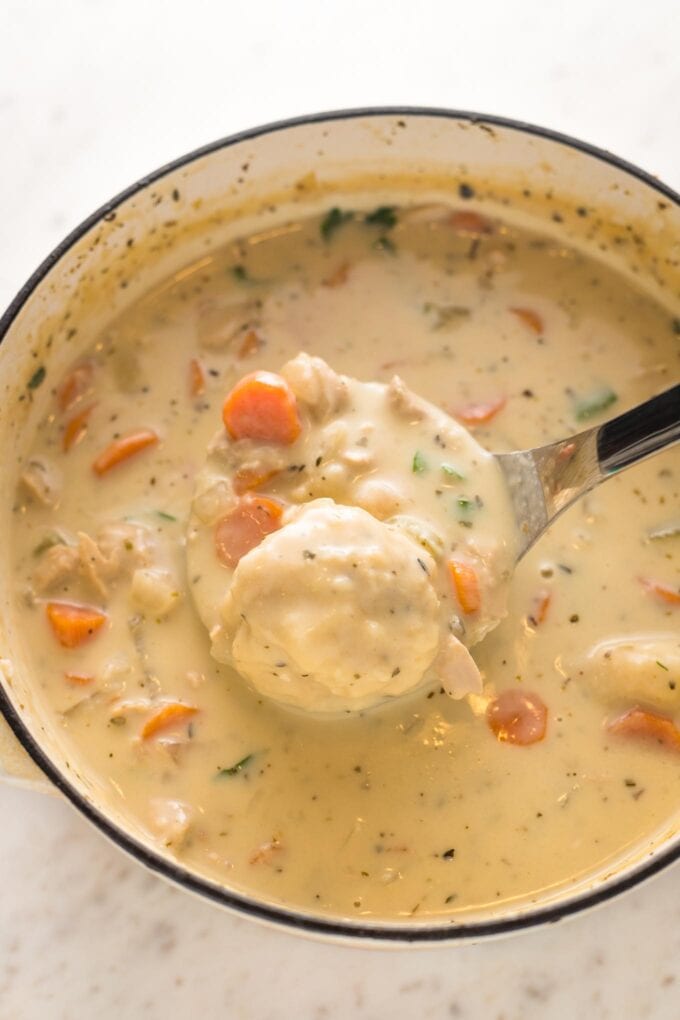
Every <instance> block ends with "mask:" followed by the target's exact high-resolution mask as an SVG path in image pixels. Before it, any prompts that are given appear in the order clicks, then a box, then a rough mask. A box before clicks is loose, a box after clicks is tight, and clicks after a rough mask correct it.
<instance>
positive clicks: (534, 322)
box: [510, 308, 543, 335]
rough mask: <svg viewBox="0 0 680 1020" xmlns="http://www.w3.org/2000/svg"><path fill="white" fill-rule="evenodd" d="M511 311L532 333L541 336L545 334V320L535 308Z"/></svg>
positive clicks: (512, 309)
mask: <svg viewBox="0 0 680 1020" xmlns="http://www.w3.org/2000/svg"><path fill="white" fill-rule="evenodd" d="M510 311H511V312H512V314H513V315H516V316H517V318H518V319H519V320H520V322H523V323H524V325H525V326H528V327H529V329H530V330H531V331H532V333H536V334H538V335H540V334H541V333H542V332H543V319H542V318H541V316H540V315H539V314H538V312H535V311H534V310H533V308H511V309H510Z"/></svg>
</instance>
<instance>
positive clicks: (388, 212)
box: [364, 205, 397, 230]
mask: <svg viewBox="0 0 680 1020" xmlns="http://www.w3.org/2000/svg"><path fill="white" fill-rule="evenodd" d="M364 223H369V224H370V225H371V226H377V227H383V228H384V229H385V230H391V229H392V227H396V225H397V214H396V207H395V206H393V205H379V206H378V208H377V209H374V210H373V212H370V213H368V214H367V215H366V216H365V217H364Z"/></svg>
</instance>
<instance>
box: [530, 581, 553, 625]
mask: <svg viewBox="0 0 680 1020" xmlns="http://www.w3.org/2000/svg"><path fill="white" fill-rule="evenodd" d="M551 602H552V592H550V591H547V590H545V589H543V590H542V591H539V592H537V594H536V595H535V596H534V600H533V604H532V607H531V612H530V613H529V615H528V616H527V620H528V622H529V623H530V624H531V626H532V627H538V626H539V625H540V624H541V623H544V622H545V618H546V616H547V615H548V609H549V608H550V603H551Z"/></svg>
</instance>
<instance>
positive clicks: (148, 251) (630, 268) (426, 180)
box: [0, 109, 680, 943]
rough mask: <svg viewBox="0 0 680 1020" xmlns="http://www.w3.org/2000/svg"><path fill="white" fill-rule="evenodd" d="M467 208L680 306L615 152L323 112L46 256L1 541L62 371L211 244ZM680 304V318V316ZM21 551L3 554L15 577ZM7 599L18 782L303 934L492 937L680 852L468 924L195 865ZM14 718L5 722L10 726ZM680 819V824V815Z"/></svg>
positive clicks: (675, 252) (636, 182) (153, 195)
mask: <svg viewBox="0 0 680 1020" xmlns="http://www.w3.org/2000/svg"><path fill="white" fill-rule="evenodd" d="M415 188H418V194H419V196H420V195H422V194H423V193H425V194H426V195H427V197H428V200H429V198H433V199H435V200H436V199H440V200H441V199H444V200H448V201H456V202H458V203H460V202H468V203H471V204H473V205H474V206H475V207H476V208H477V207H480V206H482V207H484V208H485V209H488V210H489V211H490V212H502V214H503V215H504V216H506V217H509V218H514V219H515V220H517V221H523V222H529V223H531V224H533V225H534V226H538V227H539V228H540V229H542V230H543V231H549V232H552V233H553V234H555V235H558V236H561V237H564V238H565V240H567V239H568V240H569V242H570V243H572V244H577V245H581V246H582V247H584V248H585V249H590V250H591V251H595V252H596V253H598V254H599V255H601V256H602V257H605V258H607V259H608V260H610V261H611V262H612V263H614V264H615V265H617V266H618V268H619V269H620V270H622V271H623V272H625V273H628V274H631V275H633V276H634V277H635V278H636V280H637V282H638V284H642V285H643V286H645V287H646V288H648V289H649V290H650V291H652V292H654V293H656V294H658V295H659V296H660V297H661V298H662V299H663V300H664V301H665V302H666V304H667V305H668V306H669V308H671V309H672V308H673V307H675V308H676V310H677V309H678V300H679V299H678V277H679V275H680V274H679V272H678V266H679V264H680V243H679V239H680V198H679V197H678V196H677V195H676V194H674V193H673V192H671V191H670V190H669V189H668V188H666V187H665V186H664V185H662V184H660V183H659V182H658V181H656V180H654V179H653V178H651V177H649V176H647V175H646V174H644V173H643V172H642V171H640V170H637V169H636V168H635V167H633V166H630V165H627V164H625V163H623V162H621V161H620V160H618V159H616V158H614V157H612V156H611V155H609V154H608V153H605V152H600V151H598V150H595V149H592V148H590V147H589V146H586V145H584V144H582V143H580V142H577V141H574V140H573V139H570V138H565V137H563V136H560V135H557V134H554V133H552V132H549V131H544V130H542V129H539V128H535V127H531V126H528V125H525V124H518V123H513V122H511V121H506V120H501V119H498V118H494V117H482V116H477V115H473V114H467V113H457V112H452V111H447V110H427V109H380V110H355V111H345V112H339V113H330V114H319V115H317V116H311V117H306V118H301V119H299V120H293V121H287V122H283V123H278V124H272V125H268V126H266V127H262V128H258V129H255V130H253V131H249V132H245V133H244V134H241V135H236V136H234V137H231V138H227V139H224V140H223V141H219V142H216V143H215V144H213V145H209V146H207V147H206V148H204V149H200V150H198V151H197V152H193V153H190V154H189V155H187V156H184V157H182V158H181V159H179V160H177V161H176V162H175V163H172V164H170V165H168V166H166V167H163V168H161V169H160V170H157V171H156V172H155V173H153V174H151V175H150V176H149V177H146V178H144V179H142V180H141V181H139V182H138V183H136V184H134V185H133V186H132V187H131V188H129V189H128V190H127V191H126V192H124V193H123V194H122V195H119V196H118V197H117V198H115V199H113V200H112V201H111V202H109V203H107V205H106V206H104V207H103V208H102V209H100V210H99V211H98V212H96V213H95V214H94V215H93V216H91V217H90V218H89V219H88V220H86V222H85V223H83V224H82V225H81V226H80V227H78V229H77V230H75V231H74V232H73V233H72V234H71V235H70V236H69V237H67V238H66V240H65V241H64V242H63V243H62V244H61V245H60V246H59V247H58V248H57V249H56V250H55V251H54V252H53V253H52V254H51V255H50V256H48V258H47V259H46V261H45V262H44V263H43V264H42V266H40V268H39V269H38V270H37V272H36V273H35V274H34V275H33V276H32V277H31V279H30V280H29V281H28V282H27V283H26V285H25V287H24V288H23V289H22V290H21V292H20V293H19V294H18V295H17V297H16V299H15V300H14V302H13V303H12V305H11V306H10V308H9V309H8V310H7V312H6V314H5V315H4V317H3V318H2V320H0V340H2V345H1V346H0V382H1V384H2V391H3V399H2V403H1V405H0V450H1V451H2V453H1V456H2V461H3V464H4V468H5V477H4V480H3V491H4V493H5V497H6V498H5V499H4V500H2V501H1V505H0V524H1V527H2V533H3V534H5V535H7V534H11V530H10V526H11V514H12V493H13V492H14V487H15V484H16V474H17V469H18V467H19V465H20V463H21V459H22V456H23V454H24V453H25V452H26V451H25V446H26V443H27V442H28V441H29V438H30V436H31V432H32V428H33V424H34V422H35V421H36V420H37V418H38V417H39V416H40V414H41V413H42V410H43V406H44V404H45V402H46V401H47V399H48V396H49V392H50V389H51V387H52V385H53V381H54V380H57V379H58V378H59V376H60V373H61V372H62V371H63V370H64V369H65V367H66V365H67V364H68V363H70V362H71V361H72V360H73V358H74V356H75V355H76V354H77V352H78V351H79V350H80V349H81V348H83V347H85V346H87V344H88V338H89V337H91V336H92V335H93V332H94V331H95V330H96V329H97V327H98V325H99V324H101V323H103V321H104V320H106V319H108V318H110V317H111V316H112V315H114V314H115V313H116V312H117V311H118V310H119V309H121V308H122V307H123V306H124V305H126V304H128V303H129V302H130V301H131V300H132V299H134V298H135V297H136V296H137V295H139V294H141V293H142V292H144V291H145V290H147V289H148V288H149V287H150V286H151V285H152V284H154V283H156V282H158V281H159V280H161V279H162V278H163V277H165V276H167V275H168V274H169V273H171V272H174V271H176V270H177V269H179V268H180V267H181V266H182V265H183V264H185V263H187V262H190V261H194V260H196V259H198V258H200V257H201V255H203V254H205V253H206V251H208V250H209V249H211V248H213V247H216V246H218V245H221V244H224V243H226V242H228V241H229V240H231V239H233V238H235V237H236V236H238V235H242V234H244V233H248V232H249V231H250V230H251V229H253V227H254V226H255V225H256V226H257V229H258V230H259V229H263V228H266V227H267V226H268V225H273V224H275V223H277V222H279V221H281V220H282V219H285V218H287V217H289V216H290V215H291V214H292V215H299V214H301V213H302V212H303V211H304V212H313V211H319V210H322V209H326V208H328V206H329V205H342V204H343V202H344V201H348V200H349V199H350V196H351V197H352V199H353V201H354V202H355V203H357V202H359V201H361V197H360V196H359V194H358V193H360V192H361V193H363V194H364V196H365V200H366V201H370V202H371V203H376V202H377V201H379V200H380V198H381V197H382V196H385V197H388V196H389V198H390V199H391V200H392V201H395V200H398V199H399V198H400V197H402V198H403V199H405V200H408V198H409V196H410V197H411V198H412V197H413V191H414V189H415ZM676 314H677V311H676ZM9 554H10V550H9V548H8V543H7V542H5V543H4V544H3V545H2V547H0V557H1V558H2V561H3V570H4V576H5V577H6V578H9V577H11V568H10V563H9V560H10V555H9ZM14 598H15V593H14V591H13V589H12V586H11V584H6V585H5V586H4V589H3V592H2V595H1V596H0V649H1V652H2V657H1V659H0V710H1V711H2V716H0V758H1V759H2V762H3V765H4V769H5V772H6V774H7V775H8V776H10V777H13V778H14V779H15V780H17V781H23V782H25V783H29V784H37V785H39V786H41V787H44V788H47V789H51V790H52V791H58V792H59V793H61V794H62V795H64V796H65V797H66V798H68V800H70V801H71V802H72V803H73V804H74V805H75V806H76V807H77V808H78V809H79V810H80V811H81V813H82V814H83V815H85V817H86V818H88V819H89V820H90V821H91V822H93V823H94V824H95V825H96V826H97V827H98V828H100V829H101V830H102V831H103V832H104V833H105V834H106V835H107V836H108V837H110V839H112V840H113V841H114V842H115V843H116V844H117V845H118V846H119V847H120V848H121V849H123V850H125V851H127V852H128V853H129V854H131V855H132V856H134V857H135V858H136V859H137V860H138V861H140V862H141V863H142V864H144V865H145V866H147V867H149V868H151V869H152V870H154V871H156V872H157V873H159V874H160V875H163V876H165V877H166V878H168V879H170V880H172V881H173V882H175V883H177V884H178V885H181V886H183V887H184V888H185V889H188V890H191V891H193V892H195V893H198V894H200V895H202V896H204V897H206V898H207V899H210V900H213V901H214V902H216V903H219V904H222V905H223V906H225V907H229V908H232V909H234V910H237V911H239V912H241V913H244V914H249V915H251V916H253V917H256V918H259V919H262V920H267V921H271V922H275V923H279V924H281V925H286V926H288V927H290V928H292V929H296V930H298V931H300V932H308V933H315V934H318V935H326V936H335V937H338V936H342V937H346V938H350V939H353V940H355V941H356V940H361V941H371V942H376V941H381V942H392V943H399V942H401V943H405V942H424V943H427V942H439V941H447V940H448V941H454V940H455V941H461V940H465V939H478V938H480V937H481V936H489V935H498V934H502V933H510V932H512V931H516V930H519V929H521V928H524V927H527V926H531V925H535V924H540V923H545V922H550V921H556V920H559V919H560V918H563V917H565V916H567V915H569V914H572V913H574V912H575V911H578V910H583V909H585V908H588V907H592V906H594V905H595V904H597V903H600V902H602V901H603V900H606V899H607V898H608V897H610V896H612V895H613V894H615V893H617V892H621V891H623V890H625V889H627V888H629V887H630V886H632V885H634V884H636V883H638V882H640V881H641V880H642V879H644V878H646V877H648V876H650V875H652V874H653V873H655V872H656V871H659V870H660V869H661V868H663V867H666V866H667V865H669V864H670V863H671V862H672V861H674V860H675V859H676V858H677V857H678V856H680V825H679V824H672V823H670V822H669V824H668V826H667V827H666V829H665V830H664V831H663V832H659V833H657V834H656V835H655V837H654V838H653V839H651V840H650V842H649V844H648V845H647V846H644V847H641V848H640V847H638V848H637V849H636V850H635V851H634V852H633V853H632V854H631V855H630V856H628V857H626V858H625V859H621V860H620V861H619V862H617V864H616V866H615V867H613V868H612V869H611V871H610V872H609V873H608V874H606V875H602V876H598V877H597V878H596V879H592V878H591V879H590V880H586V881H579V883H578V884H574V886H573V887H572V888H571V889H569V890H567V891H566V892H565V891H564V890H562V891H561V892H560V893H559V894H557V895H556V896H554V897H553V898H546V899H545V900H542V901H541V902H538V903H535V904H531V905H524V906H520V907H506V908H503V910H502V911H499V912H496V913H493V914H491V913H487V914H485V915H483V916H479V917H466V919H465V921H464V922H460V923H454V924H452V923H451V922H446V921H440V922H437V923H422V922H414V923H412V924H409V925H408V926H406V925H404V924H403V923H402V924H398V923H397V924H395V923H388V922H370V921H369V922H367V921H361V922H356V921H354V920H351V919H348V918H342V917H337V918H329V917H324V916H317V915H313V914H311V913H303V912H300V911H293V910H287V909H283V908H281V907H279V906H277V905H276V904H274V903H270V902H266V901H263V900H258V899H256V898H254V897H250V896H245V895H243V894H241V893H237V892H234V891H233V890H230V889H229V888H227V887H224V886H219V885H217V884H215V883H213V882H210V881H208V880H207V879H205V878H202V877H200V876H199V875H196V874H192V873H190V872H188V871H186V870H185V869H184V868H183V867H182V866H181V864H178V863H177V862H176V861H174V860H173V859H171V858H170V857H168V856H166V855H164V854H163V853H162V851H161V850H159V848H158V847H157V846H155V845H153V844H151V843H150V842H149V840H148V838H147V837H146V835H145V834H144V833H143V832H142V830H141V829H137V828H135V827H134V826H133V825H132V823H130V822H129V821H128V820H123V819H122V818H121V817H116V816H114V815H113V814H112V813H111V812H110V811H106V810H104V809H103V808H102V807H101V805H100V804H99V803H98V801H99V798H98V795H97V780H96V778H95V777H92V776H89V775H88V774H87V771H86V769H84V768H80V767H79V765H78V764H76V763H75V762H74V761H73V759H72V758H71V759H70V758H69V756H68V754H67V750H66V748H65V747H64V745H63V742H62V739H61V734H60V731H59V727H58V725H57V723H56V722H55V720H54V718H53V717H52V716H51V715H50V713H49V711H48V710H47V708H46V706H45V705H44V704H43V703H42V701H41V699H40V695H39V690H38V685H37V684H36V683H35V682H34V680H35V678H34V677H32V676H31V671H30V669H29V668H28V665H27V660H26V654H25V649H26V643H27V641H28V640H30V637H28V638H27V636H26V635H21V634H19V633H18V632H17V630H16V622H15V617H14V610H13V602H14ZM3 716H4V719H3V718H2V717H3ZM679 821H680V820H679Z"/></svg>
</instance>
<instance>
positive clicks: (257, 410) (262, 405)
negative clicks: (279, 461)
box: [222, 372, 301, 446]
mask: <svg viewBox="0 0 680 1020" xmlns="http://www.w3.org/2000/svg"><path fill="white" fill-rule="evenodd" d="M222 418H223V419H224V424H225V426H226V429H227V432H228V433H229V435H230V436H231V438H232V439H259V440H261V441H263V442H265V443H280V444H281V445H282V446H289V445H290V444H291V443H294V442H295V440H296V439H297V437H298V436H299V435H300V428H301V426H300V418H299V417H298V412H297V406H296V403H295V397H294V395H293V391H292V390H291V388H290V386H289V385H288V383H287V382H286V380H285V379H282V378H281V376H280V375H275V374H274V373H273V372H252V373H251V374H250V375H247V376H245V378H244V379H241V381H240V382H239V383H237V384H236V386H234V388H233V390H232V391H231V393H230V394H229V395H228V397H227V399H226V400H225V401H224V407H223V408H222Z"/></svg>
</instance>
